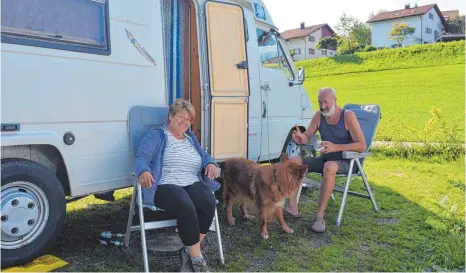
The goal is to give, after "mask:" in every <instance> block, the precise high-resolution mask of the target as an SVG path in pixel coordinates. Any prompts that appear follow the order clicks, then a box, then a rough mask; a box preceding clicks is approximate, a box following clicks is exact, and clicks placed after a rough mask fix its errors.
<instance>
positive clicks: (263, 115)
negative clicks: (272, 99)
mask: <svg viewBox="0 0 466 273" xmlns="http://www.w3.org/2000/svg"><path fill="white" fill-rule="evenodd" d="M266 115H267V105H265V102H264V101H263V102H262V117H263V118H265V116H266Z"/></svg>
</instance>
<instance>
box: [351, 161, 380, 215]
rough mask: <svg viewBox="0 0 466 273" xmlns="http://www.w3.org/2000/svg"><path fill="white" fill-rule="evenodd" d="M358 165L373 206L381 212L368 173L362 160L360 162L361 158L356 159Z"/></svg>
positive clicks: (376, 210)
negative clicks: (362, 164) (363, 166)
mask: <svg viewBox="0 0 466 273" xmlns="http://www.w3.org/2000/svg"><path fill="white" fill-rule="evenodd" d="M356 165H358V169H359V171H360V172H361V176H362V181H363V182H364V186H365V187H366V190H367V193H368V194H369V197H370V198H371V202H372V206H373V207H374V210H375V212H379V209H378V208H377V204H376V203H375V198H374V195H373V194H372V190H371V188H370V187H369V182H368V181H367V177H366V173H365V172H364V169H363V168H362V166H361V162H359V160H356Z"/></svg>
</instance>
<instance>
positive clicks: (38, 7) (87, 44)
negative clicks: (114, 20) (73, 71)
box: [1, 0, 110, 55]
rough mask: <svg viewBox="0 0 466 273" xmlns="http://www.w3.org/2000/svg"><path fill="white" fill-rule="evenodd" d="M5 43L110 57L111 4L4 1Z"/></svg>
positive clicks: (69, 0) (88, 0)
mask: <svg viewBox="0 0 466 273" xmlns="http://www.w3.org/2000/svg"><path fill="white" fill-rule="evenodd" d="M1 8H2V43H11V44H20V45H29V46H37V47H46V48H54V49H62V50H70V51H78V52H86V53H92V54H101V55H110V39H109V35H110V33H109V15H108V0H67V1H63V0H47V1H39V0H21V1H18V0H2V6H1Z"/></svg>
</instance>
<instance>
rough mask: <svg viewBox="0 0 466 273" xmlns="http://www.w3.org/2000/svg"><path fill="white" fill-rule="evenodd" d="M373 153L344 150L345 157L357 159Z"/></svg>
mask: <svg viewBox="0 0 466 273" xmlns="http://www.w3.org/2000/svg"><path fill="white" fill-rule="evenodd" d="M370 155H371V153H358V152H350V151H345V152H343V159H356V158H365V157H368V156H370Z"/></svg>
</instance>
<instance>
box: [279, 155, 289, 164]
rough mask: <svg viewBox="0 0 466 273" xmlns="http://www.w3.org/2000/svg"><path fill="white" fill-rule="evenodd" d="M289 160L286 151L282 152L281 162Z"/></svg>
mask: <svg viewBox="0 0 466 273" xmlns="http://www.w3.org/2000/svg"><path fill="white" fill-rule="evenodd" d="M287 160H289V158H288V156H287V155H286V154H285V153H281V155H280V162H286V161H287Z"/></svg>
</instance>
